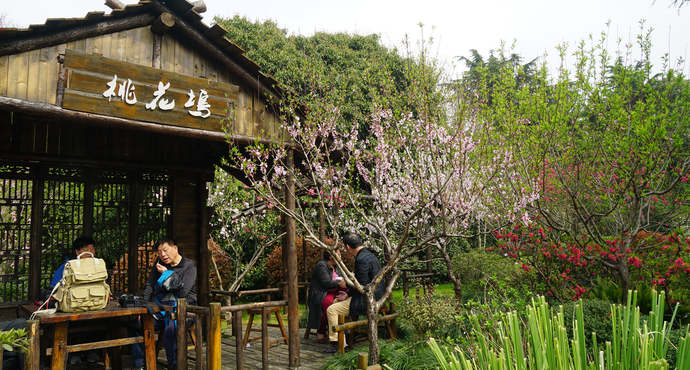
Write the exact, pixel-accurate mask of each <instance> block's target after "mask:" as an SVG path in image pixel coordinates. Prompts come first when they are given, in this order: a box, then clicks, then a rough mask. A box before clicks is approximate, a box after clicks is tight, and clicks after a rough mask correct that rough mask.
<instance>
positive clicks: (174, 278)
mask: <svg viewBox="0 0 690 370" xmlns="http://www.w3.org/2000/svg"><path fill="white" fill-rule="evenodd" d="M182 287H184V282H183V281H182V278H181V277H180V275H179V274H175V273H174V272H173V271H172V270H166V271H163V273H162V274H161V276H160V277H159V278H158V280H156V285H155V286H154V288H153V290H154V293H155V296H154V299H153V300H154V302H155V303H157V304H158V305H160V304H166V305H168V306H172V307H173V312H177V296H178V294H179V292H180V289H182ZM147 308H148V307H147ZM149 311H150V312H153V311H152V310H151V309H149ZM153 318H154V319H156V320H165V324H166V325H167V324H168V320H170V315H168V314H167V312H166V311H161V312H158V313H157V314H153ZM175 327H177V321H175Z"/></svg>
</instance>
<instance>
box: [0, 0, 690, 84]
mask: <svg viewBox="0 0 690 370" xmlns="http://www.w3.org/2000/svg"><path fill="white" fill-rule="evenodd" d="M0 1H2V3H3V5H2V7H0V13H5V14H6V16H7V18H8V19H9V20H10V21H13V22H14V23H15V24H18V25H19V26H23V27H27V26H28V25H29V24H42V23H44V22H45V20H46V19H47V18H74V17H83V16H85V15H86V13H87V12H89V11H105V12H106V13H109V12H110V9H109V8H108V7H106V6H105V5H104V0H67V1H62V2H61V1H48V0H0ZM122 1H123V2H124V3H126V4H133V3H136V0H122ZM205 3H206V6H207V8H208V11H207V12H206V13H204V14H202V15H203V16H204V22H206V23H207V24H209V25H210V24H211V23H212V21H213V17H214V16H220V17H232V16H234V15H235V14H239V15H241V16H246V17H247V18H249V19H251V20H265V19H267V18H270V19H273V20H274V21H276V22H277V23H278V24H279V26H280V27H282V28H286V29H288V31H290V32H291V33H294V34H302V35H311V34H313V33H314V32H315V31H326V32H341V31H344V32H349V33H359V34H371V33H376V34H380V35H381V37H382V40H383V41H384V43H385V44H387V45H400V43H401V41H402V39H403V38H404V37H405V34H408V35H409V36H410V38H411V39H412V40H419V39H420V38H421V37H422V33H421V31H420V28H419V23H420V22H421V23H423V24H424V25H425V27H424V37H425V38H428V37H429V36H433V37H434V40H435V41H434V42H435V46H434V51H435V52H436V53H437V55H438V56H439V57H441V58H443V59H447V60H449V61H452V60H453V57H455V56H459V55H469V50H470V49H477V50H478V51H479V52H480V53H481V54H482V55H485V56H488V53H489V50H491V49H497V48H498V47H499V45H500V42H501V40H505V41H507V42H509V43H512V42H513V40H515V39H517V48H516V51H517V52H518V53H520V54H521V55H522V56H523V57H524V58H525V59H527V60H531V59H533V58H535V57H537V56H540V55H543V54H544V53H545V52H546V53H548V54H549V55H550V57H549V59H548V60H549V64H550V65H552V64H555V62H556V59H555V57H556V55H557V51H556V49H555V47H556V45H558V44H559V43H562V42H568V43H569V44H570V45H571V50H572V49H573V48H574V46H575V44H576V43H577V42H578V40H581V39H583V38H587V37H588V36H589V35H590V34H592V35H595V37H598V35H599V34H600V33H601V32H602V31H604V30H605V29H606V22H607V21H608V20H610V21H611V25H610V27H609V32H610V35H611V38H610V42H609V48H610V49H614V48H615V42H614V40H615V39H616V38H622V39H623V40H625V41H627V40H632V41H634V40H635V37H636V35H637V34H638V30H639V21H640V20H642V19H645V20H646V22H645V25H646V26H647V27H652V28H654V30H655V31H654V33H653V44H654V49H653V57H654V58H653V61H654V63H655V65H658V66H660V65H661V61H660V57H661V55H663V53H666V52H669V53H670V55H671V59H672V60H674V61H675V60H677V58H678V57H683V59H688V58H689V57H690V5H688V4H686V5H685V6H684V7H683V8H681V9H680V12H679V11H678V8H676V7H671V8H670V7H669V5H670V3H671V0H657V1H656V3H653V0H580V1H573V0H569V1H562V0H493V1H481V0H480V1H476V0H475V1H458V0H445V1H440V0H425V1H409V0H398V1H390V0H349V1H337V2H335V1H328V0H321V1H307V0H292V1H290V0H281V1H276V0H263V1H231V0H205ZM432 27H433V29H432ZM637 55H638V56H639V53H637ZM688 69H690V62H688V61H686V62H685V63H684V69H683V70H684V73H685V74H686V75H688Z"/></svg>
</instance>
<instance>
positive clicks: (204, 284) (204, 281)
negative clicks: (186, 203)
mask: <svg viewBox="0 0 690 370" xmlns="http://www.w3.org/2000/svg"><path fill="white" fill-rule="evenodd" d="M206 176H207V174H206V173H203V172H202V173H199V174H198V175H197V184H196V190H197V213H198V215H199V216H198V219H197V220H198V222H197V227H198V230H199V234H198V239H197V244H198V251H199V259H198V265H199V268H198V269H197V278H196V281H197V282H198V284H199V287H198V288H199V289H198V290H197V292H199V294H198V295H197V299H198V300H199V301H198V302H197V303H196V304H197V305H199V306H202V307H208V303H209V293H210V292H211V290H210V287H209V279H208V273H209V271H210V270H211V253H210V252H209V250H208V222H209V221H208V219H209V210H208V207H207V206H206V202H207V199H208V189H206Z"/></svg>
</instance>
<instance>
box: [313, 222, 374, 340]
mask: <svg viewBox="0 0 690 370" xmlns="http://www.w3.org/2000/svg"><path fill="white" fill-rule="evenodd" d="M343 244H345V251H346V252H347V253H349V254H350V255H351V256H353V257H355V279H357V281H358V282H359V283H360V284H361V285H363V286H367V285H369V283H371V282H372V281H373V280H374V278H375V277H376V275H377V274H378V273H379V271H381V262H379V260H378V258H376V256H374V255H373V254H372V253H371V252H369V250H368V249H366V248H364V246H362V238H361V237H360V236H359V235H358V234H354V233H347V234H345V236H343ZM340 286H341V287H342V288H344V287H345V286H346V285H345V280H341V281H340ZM385 292H386V283H385V279H382V280H381V283H379V285H378V286H376V290H375V291H374V297H376V300H379V299H381V297H383V295H384V293H385ZM336 299H337V300H338V301H339V302H337V303H333V304H332V305H331V306H330V307H328V310H327V311H326V315H327V316H328V327H333V326H334V325H337V324H338V315H350V316H356V315H366V314H367V297H366V296H365V295H364V294H362V293H360V292H359V291H358V290H357V289H354V288H351V289H350V290H348V291H347V292H341V293H339V295H338V296H337V297H336ZM330 340H331V347H330V348H327V349H326V350H325V351H324V352H326V353H335V352H337V350H338V348H337V347H336V345H335V344H334V343H335V342H336V341H337V340H338V334H337V333H335V332H331V333H330Z"/></svg>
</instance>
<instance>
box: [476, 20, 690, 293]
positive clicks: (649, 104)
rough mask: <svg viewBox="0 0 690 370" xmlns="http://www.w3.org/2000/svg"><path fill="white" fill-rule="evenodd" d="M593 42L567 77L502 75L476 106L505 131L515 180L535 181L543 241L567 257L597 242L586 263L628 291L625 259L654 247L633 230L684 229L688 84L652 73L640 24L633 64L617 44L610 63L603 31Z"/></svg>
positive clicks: (677, 75) (689, 157) (674, 74)
mask: <svg viewBox="0 0 690 370" xmlns="http://www.w3.org/2000/svg"><path fill="white" fill-rule="evenodd" d="M593 44H594V46H592V47H590V48H587V47H585V42H584V41H583V42H581V43H580V45H579V46H578V48H577V50H575V52H574V58H575V63H574V69H573V70H572V71H571V70H569V69H567V68H566V67H565V63H562V64H561V67H560V68H559V71H558V75H557V76H555V77H553V78H548V76H547V70H546V68H545V66H543V67H542V68H541V69H540V70H539V71H538V72H537V75H538V76H539V78H537V79H536V80H535V83H533V84H531V85H529V86H523V87H521V88H518V87H517V85H516V82H515V79H514V78H512V71H511V70H509V69H507V68H505V69H503V70H502V72H501V78H500V79H499V81H498V82H497V84H495V86H494V89H493V91H488V89H486V88H484V89H483V90H482V91H481V94H482V96H487V95H488V94H490V93H491V94H493V95H492V96H493V100H492V101H491V102H488V101H487V100H481V101H480V102H479V108H478V110H479V111H480V113H479V115H480V116H481V119H483V120H487V121H489V122H492V124H493V125H495V126H496V127H500V128H501V129H500V130H497V131H496V132H497V134H498V135H506V133H510V134H509V135H507V136H508V140H507V142H508V143H509V145H510V147H511V150H512V152H513V153H514V155H516V156H517V157H518V161H519V162H520V163H521V164H522V165H521V171H520V174H519V176H516V177H514V178H513V179H514V181H515V182H516V183H523V184H526V185H525V186H527V187H530V186H531V184H533V182H532V181H526V180H528V179H537V180H538V187H536V188H533V190H534V191H537V192H538V193H539V194H540V199H539V200H538V201H537V202H536V203H535V208H534V211H535V214H536V215H538V218H536V220H537V221H538V222H540V223H541V225H542V227H543V228H544V229H546V230H547V231H548V232H549V233H551V234H552V235H550V237H551V238H552V239H551V240H550V241H549V242H550V243H555V244H552V245H554V246H555V247H556V248H559V249H560V248H563V247H565V246H569V247H568V248H563V249H564V250H563V251H561V253H559V254H566V255H567V256H568V257H570V256H572V255H573V254H578V255H579V254H580V253H583V251H586V250H587V249H588V248H596V246H599V247H600V248H602V249H603V250H602V251H601V253H599V254H589V255H586V256H584V257H585V258H586V261H587V262H588V263H589V264H595V265H597V266H600V267H602V268H604V269H607V270H608V271H610V272H611V273H614V274H615V275H616V276H617V278H618V279H619V280H620V286H621V288H622V290H623V292H627V291H628V289H629V288H630V286H631V285H630V283H631V282H630V271H629V268H630V262H629V260H630V258H631V257H632V256H634V255H635V254H636V253H644V251H645V250H650V249H653V248H655V247H657V244H656V243H654V242H653V241H652V240H646V241H642V242H640V243H635V237H636V236H637V235H638V233H639V232H640V231H642V230H644V231H647V232H651V233H662V234H668V233H669V232H670V231H671V230H673V229H674V228H676V227H683V226H685V225H686V223H687V218H688V215H689V212H690V208H689V207H688V206H689V205H690V204H689V203H688V202H689V201H690V199H689V198H688V193H687V191H685V190H686V184H685V183H686V182H687V180H688V171H689V170H690V146H688V140H687V135H688V129H689V128H690V84H689V83H688V80H687V78H686V77H685V76H684V75H683V74H682V73H681V72H679V71H677V70H674V69H669V68H666V69H665V70H664V71H663V72H662V73H660V74H654V73H652V70H653V68H652V63H651V61H650V58H649V54H650V52H649V51H650V49H651V42H650V33H649V32H644V30H643V29H642V28H641V34H640V36H638V39H637V46H638V47H639V48H640V50H641V56H642V57H641V60H639V61H633V60H632V56H631V55H632V49H631V48H632V46H633V45H629V46H628V47H627V48H626V47H624V46H623V45H621V46H620V48H619V50H623V52H621V54H620V55H618V56H617V58H616V60H617V62H613V61H612V59H613V58H612V56H611V55H609V54H608V52H607V50H606V48H605V44H606V35H605V34H603V36H602V39H601V40H600V42H599V43H598V44H597V43H593ZM566 52H567V50H566V49H565V48H561V56H562V57H564V56H565V54H566ZM619 61H627V62H625V63H624V62H619ZM542 240H543V239H542ZM536 247H538V248H543V246H536ZM575 251H577V252H575ZM537 253H545V252H544V251H539V249H538V250H537ZM544 275H546V274H544Z"/></svg>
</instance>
